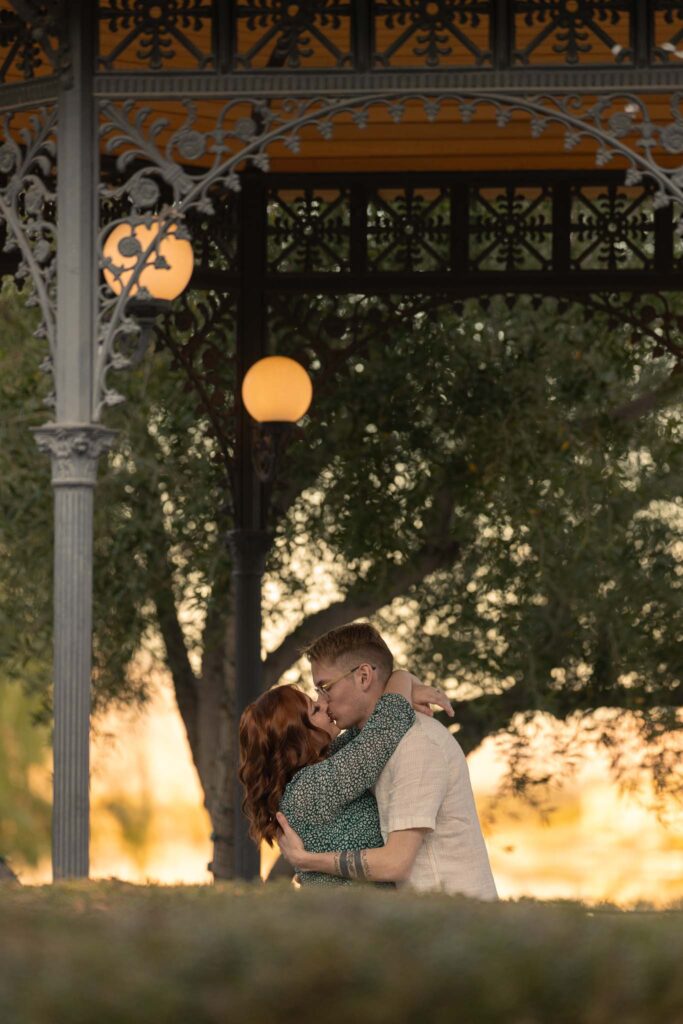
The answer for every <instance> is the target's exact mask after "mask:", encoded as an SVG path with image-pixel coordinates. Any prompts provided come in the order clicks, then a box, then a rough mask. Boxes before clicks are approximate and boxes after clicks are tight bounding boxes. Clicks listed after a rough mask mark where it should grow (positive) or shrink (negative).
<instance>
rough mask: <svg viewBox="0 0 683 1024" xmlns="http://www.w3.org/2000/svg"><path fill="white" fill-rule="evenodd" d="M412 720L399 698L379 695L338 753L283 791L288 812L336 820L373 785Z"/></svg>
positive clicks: (408, 708) (407, 706) (411, 713)
mask: <svg viewBox="0 0 683 1024" xmlns="http://www.w3.org/2000/svg"><path fill="white" fill-rule="evenodd" d="M414 721H415V712H414V711H413V708H412V706H411V705H410V704H409V703H408V701H407V700H406V699H405V697H401V696H400V694H398V693H387V694H385V695H384V696H383V697H380V699H379V700H378V701H377V706H376V708H375V710H374V711H373V713H372V715H371V716H370V718H369V719H368V721H367V723H366V725H365V726H364V727H363V728H362V729H361V730H360V731H359V732H358V733H357V734H356V735H355V736H353V737H352V738H351V739H350V740H349V741H348V742H347V743H346V744H345V745H344V746H343V747H342V749H341V750H338V751H337V752H336V753H335V754H333V755H332V757H328V758H327V759H326V760H325V761H321V762H320V764H314V765H309V766H308V767H307V768H304V769H303V770H302V771H301V772H300V773H299V775H298V776H297V777H295V779H294V780H293V782H292V784H290V787H288V788H289V794H288V799H287V805H288V809H289V810H290V811H291V813H293V814H294V815H296V817H297V818H301V817H303V818H309V819H310V817H311V815H315V817H316V818H317V820H319V821H329V820H330V819H332V818H334V817H336V816H337V815H338V814H339V812H340V811H341V810H342V809H343V808H344V807H346V806H347V804H350V803H351V802H352V801H353V800H356V799H357V798H358V797H359V796H362V794H363V793H365V791H366V790H368V789H370V787H371V786H373V785H374V784H375V782H376V781H377V779H378V778H379V776H380V774H381V773H382V770H383V769H384V767H385V765H386V763H387V761H388V760H389V758H390V757H391V755H392V754H393V753H394V751H395V750H396V747H397V746H398V745H399V743H400V742H401V740H402V739H403V737H404V736H405V734H406V733H407V732H408V730H409V729H410V727H411V726H412V724H413V722H414ZM285 813H287V812H285Z"/></svg>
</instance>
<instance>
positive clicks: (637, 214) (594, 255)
mask: <svg viewBox="0 0 683 1024" xmlns="http://www.w3.org/2000/svg"><path fill="white" fill-rule="evenodd" d="M652 191H653V190H652V189H651V188H650V187H648V186H644V187H638V188H626V187H625V186H616V185H614V186H608V187H606V188H594V187H585V186H584V187H577V186H573V187H572V189H571V254H570V268H571V269H572V270H582V271H585V270H627V269H628V270H653V269H654V258H655V234H654V233H655V215H654V207H653V202H652Z"/></svg>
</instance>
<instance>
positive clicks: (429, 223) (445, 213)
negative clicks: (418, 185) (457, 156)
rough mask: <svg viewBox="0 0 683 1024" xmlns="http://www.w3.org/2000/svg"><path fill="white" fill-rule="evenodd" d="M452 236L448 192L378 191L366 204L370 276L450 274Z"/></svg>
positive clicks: (419, 190) (437, 190) (429, 190)
mask: <svg viewBox="0 0 683 1024" xmlns="http://www.w3.org/2000/svg"><path fill="white" fill-rule="evenodd" d="M451 236H452V231H451V196H450V193H449V191H448V190H447V189H412V188H407V189H377V191H376V192H374V193H373V194H372V195H371V196H370V197H369V199H368V201H367V258H368V270H369V271H370V272H387V271H407V272H412V271H418V272H420V271H427V270H432V271H447V270H450V268H451V265H452V260H451Z"/></svg>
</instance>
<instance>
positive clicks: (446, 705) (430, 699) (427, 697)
mask: <svg viewBox="0 0 683 1024" xmlns="http://www.w3.org/2000/svg"><path fill="white" fill-rule="evenodd" d="M412 700H413V707H414V708H415V710H416V711H418V712H419V713H420V714H421V715H427V716H428V717H429V718H433V717H434V712H433V711H432V707H431V705H432V704H435V705H436V706H437V707H439V708H441V710H442V711H445V712H446V714H447V715H448V717H449V718H453V717H454V716H455V712H454V711H453V705H452V704H451V702H450V701H449V699H448V697H447V696H446V694H445V693H443V692H442V691H441V690H437V688H436V687H435V686H426V685H425V684H424V683H421V682H420V680H419V679H418V678H417V677H416V676H413V696H412Z"/></svg>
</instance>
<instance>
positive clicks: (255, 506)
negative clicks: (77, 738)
mask: <svg viewBox="0 0 683 1024" xmlns="http://www.w3.org/2000/svg"><path fill="white" fill-rule="evenodd" d="M312 397H313V387H312V384H311V380H310V377H309V376H308V374H307V373H306V371H305V370H304V368H303V367H302V366H300V365H299V363H297V362H296V361H295V360H294V359H289V358H287V357H286V356H266V357H265V358H263V359H259V360H258V361H257V362H256V363H254V364H253V365H252V366H251V367H250V368H249V370H248V371H247V373H246V374H245V375H244V379H243V381H242V386H241V399H242V404H243V407H244V409H245V410H246V412H247V413H248V414H249V416H250V417H251V423H250V428H251V429H250V431H249V436H248V437H247V438H246V441H247V444H249V445H250V448H251V451H250V453H248V454H250V457H251V462H252V469H253V471H254V474H255V477H256V480H257V481H258V489H259V499H260V500H259V501H257V502H247V503H242V502H240V501H236V502H235V509H236V515H235V529H234V530H232V531H231V532H230V534H229V543H230V547H231V551H232V557H233V568H232V575H233V581H234V582H233V594H234V601H235V698H236V699H235V704H236V711H237V714H236V716H235V717H236V720H237V722H239V717H240V715H241V714H242V711H243V710H244V708H245V707H246V706H247V705H248V704H250V703H251V702H252V701H253V700H255V699H256V698H257V697H258V696H259V694H260V693H261V692H262V689H263V687H262V673H263V663H262V660H261V585H262V580H263V573H264V570H265V562H266V557H267V554H268V551H269V550H270V546H271V543H272V535H271V533H270V532H269V530H268V529H267V525H266V524H267V511H268V510H267V505H268V497H269V493H270V486H271V485H272V483H273V480H274V478H275V472H276V469H277V464H278V459H279V457H280V455H281V453H282V451H283V449H284V447H285V444H286V442H287V439H288V437H289V436H290V435H291V431H292V428H293V426H294V424H295V423H297V422H298V421H299V420H300V419H301V418H302V417H303V416H305V415H306V412H307V411H308V408H309V406H310V404H311V399H312ZM241 454H242V456H245V455H246V454H247V453H244V452H243V453H241ZM236 742H238V737H237V738H236ZM241 804H242V792H241V786H240V783H239V779H237V780H236V790H235V838H234V842H235V846H234V849H235V876H236V877H238V878H247V879H251V878H256V877H258V875H259V867H260V865H259V851H258V849H257V848H256V846H255V845H254V843H252V841H251V840H250V838H249V835H248V829H247V822H246V819H245V817H244V815H243V814H242V809H241Z"/></svg>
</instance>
